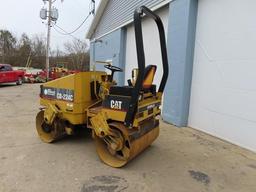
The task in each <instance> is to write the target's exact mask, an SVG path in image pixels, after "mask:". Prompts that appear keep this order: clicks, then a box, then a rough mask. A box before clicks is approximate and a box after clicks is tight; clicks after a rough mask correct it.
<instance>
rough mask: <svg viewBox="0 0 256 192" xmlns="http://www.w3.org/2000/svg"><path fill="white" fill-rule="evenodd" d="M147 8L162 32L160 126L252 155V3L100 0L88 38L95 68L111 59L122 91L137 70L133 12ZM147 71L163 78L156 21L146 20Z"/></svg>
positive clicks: (255, 125)
mask: <svg viewBox="0 0 256 192" xmlns="http://www.w3.org/2000/svg"><path fill="white" fill-rule="evenodd" d="M141 5H146V6H148V7H149V8H150V9H152V10H154V11H156V13H157V14H158V15H159V16H160V17H161V19H162V21H163V23H164V26H165V31H166V37H167V45H168V57H169V65H170V77H169V79H168V83H167V88H166V92H165V96H164V105H163V114H162V115H163V119H164V120H165V121H166V122H169V123H172V124H175V125H177V126H189V127H192V128H195V129H199V130H202V131H204V132H207V133H209V134H211V135H214V136H217V137H219V138H222V139H225V140H227V141H230V142H232V143H234V144H237V145H240V146H242V147H245V148H248V149H250V150H253V151H256V139H255V137H256V11H255V10H256V1H254V0H235V1H234V0H143V1H136V0H102V1H101V3H100V5H99V7H98V10H97V13H96V16H95V18H94V20H93V22H92V24H91V27H90V29H89V31H88V33H87V38H89V39H91V40H93V39H98V40H101V41H96V43H91V58H92V61H93V60H94V61H97V60H112V61H113V65H116V66H119V67H121V68H123V69H124V71H125V72H124V73H123V74H119V75H118V76H116V77H117V78H118V82H119V83H120V84H124V83H125V82H126V80H127V79H129V78H130V75H131V70H132V68H134V67H136V66H137V57H136V51H135V50H136V45H135V39H134V27H133V11H134V10H135V8H136V7H139V6H141ZM143 32H144V43H145V55H146V63H147V64H156V65H157V66H158V72H157V75H156V79H155V83H156V84H158V83H159V81H160V80H159V79H160V78H159V77H160V75H159V74H161V56H160V48H159V39H158V35H157V28H156V27H155V23H154V21H152V20H150V19H144V21H143Z"/></svg>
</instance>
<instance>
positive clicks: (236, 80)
mask: <svg viewBox="0 0 256 192" xmlns="http://www.w3.org/2000/svg"><path fill="white" fill-rule="evenodd" d="M255 10H256V1H255V0H235V1H234V0H214V1H213V0H200V1H199V7H198V23H197V33H196V45H195V58H194V68H193V80H192V91H191V102H190V114H189V126H191V127H193V128H197V129H200V130H202V131H205V132H208V133H210V134H212V135H215V136H217V137H220V138H223V139H225V140H228V141H230V142H233V143H235V144H238V145H241V146H243V147H245V148H248V149H251V150H254V151H256V139H255V138H256V35H255V34H256V21H255V19H256V11H255Z"/></svg>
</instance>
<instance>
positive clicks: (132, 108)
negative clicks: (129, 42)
mask: <svg viewBox="0 0 256 192" xmlns="http://www.w3.org/2000/svg"><path fill="white" fill-rule="evenodd" d="M144 14H145V15H146V16H147V17H150V18H152V19H154V21H155V22H156V25H157V27H158V32H159V39H160V46H161V55H162V64H163V75H162V80H161V83H160V86H159V89H158V92H161V93H163V92H164V89H165V85H166V82H167V79H168V74H169V65H168V57H167V48H166V39H165V32H164V26H163V22H162V20H161V19H160V17H159V16H158V15H156V14H155V13H154V12H153V11H151V10H150V9H148V8H147V7H145V6H141V7H139V8H137V9H136V10H135V11H134V28H135V41H136V50H137V61H138V69H139V73H138V77H137V80H136V83H135V86H134V89H133V92H132V96H131V100H130V104H129V109H128V111H127V113H126V117H125V121H124V125H125V126H128V127H132V125H133V121H134V118H135V115H136V112H137V105H138V100H139V94H140V91H141V89H142V86H143V79H144V74H145V53H144V44H143V34H142V27H141V20H142V17H143V16H144Z"/></svg>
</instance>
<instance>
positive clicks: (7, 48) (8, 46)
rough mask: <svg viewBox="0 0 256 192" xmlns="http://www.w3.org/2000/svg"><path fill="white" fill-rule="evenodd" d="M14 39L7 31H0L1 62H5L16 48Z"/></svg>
mask: <svg viewBox="0 0 256 192" xmlns="http://www.w3.org/2000/svg"><path fill="white" fill-rule="evenodd" d="M16 42H17V41H16V38H15V37H14V36H13V34H12V33H11V32H10V31H8V30H0V50H1V57H2V62H3V63H4V62H7V61H8V58H7V57H10V56H11V55H12V54H13V52H14V49H15V46H16Z"/></svg>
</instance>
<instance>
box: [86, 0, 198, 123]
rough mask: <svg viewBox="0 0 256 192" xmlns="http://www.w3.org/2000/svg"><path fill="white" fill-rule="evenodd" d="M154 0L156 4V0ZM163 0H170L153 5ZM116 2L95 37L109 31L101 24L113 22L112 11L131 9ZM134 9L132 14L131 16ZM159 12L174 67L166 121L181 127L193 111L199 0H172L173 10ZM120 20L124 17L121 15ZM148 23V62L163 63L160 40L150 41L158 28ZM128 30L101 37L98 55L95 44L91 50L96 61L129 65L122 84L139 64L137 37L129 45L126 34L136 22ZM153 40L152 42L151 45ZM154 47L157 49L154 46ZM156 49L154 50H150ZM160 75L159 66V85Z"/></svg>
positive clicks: (166, 98) (120, 76) (167, 91)
mask: <svg viewBox="0 0 256 192" xmlns="http://www.w3.org/2000/svg"><path fill="white" fill-rule="evenodd" d="M120 2H121V1H120ZM122 2H123V1H122ZM127 2H131V4H132V5H134V6H135V5H136V6H139V5H141V4H144V3H146V2H149V1H145V2H144V1H139V2H138V1H136V2H135V1H127ZM127 2H123V3H127ZM143 2H144V3H143ZM150 2H151V3H153V2H155V1H150ZM161 2H166V1H157V2H156V3H154V4H152V5H154V6H156V5H157V4H159V3H161ZM113 3H118V1H114V0H113V1H110V2H109V4H108V5H107V7H106V10H105V12H104V14H103V16H102V18H101V21H100V23H99V25H98V27H97V30H98V31H97V30H96V32H95V34H94V36H99V35H100V34H104V33H105V32H106V31H104V30H105V28H104V27H102V28H101V27H100V26H101V25H102V26H103V24H104V25H105V24H106V25H107V24H108V25H111V23H109V21H110V19H111V18H109V16H108V14H110V13H111V12H116V11H117V12H118V11H119V9H120V10H123V9H128V8H130V7H129V5H120V7H116V8H115V9H114V7H115V6H110V5H113ZM136 6H135V7H136ZM123 11H124V10H123ZM133 11H134V8H133ZM133 11H132V12H133ZM132 12H131V13H130V14H131V15H130V17H131V18H132ZM168 12H169V13H168ZM158 13H160V16H161V17H162V18H163V20H164V23H165V27H166V28H165V29H166V30H167V39H168V42H167V46H168V58H169V68H170V75H169V79H168V82H167V85H166V89H165V93H164V103H163V119H164V120H165V121H166V122H168V123H172V124H174V125H177V126H186V125H187V120H188V113H189V101H190V87H191V78H192V67H193V55H194V54H193V53H194V42H195V41H194V36H195V25H196V15H197V14H196V13H197V0H174V1H171V2H170V4H169V9H168V6H166V8H162V11H161V9H160V10H158ZM112 14H114V13H112ZM107 18H108V19H107ZM119 19H121V17H120V18H119ZM117 20H118V19H117ZM128 20H129V19H128ZM147 22H148V21H147V20H146V21H145V23H146V24H143V25H146V26H148V28H147V30H146V31H144V34H146V35H145V37H147V40H148V39H149V41H145V43H147V45H146V46H145V50H146V54H148V55H146V58H153V59H152V60H151V61H150V60H147V61H146V62H147V64H157V65H159V63H161V62H159V60H160V58H161V57H160V56H159V54H158V53H159V51H158V50H157V43H156V42H155V41H154V40H155V38H154V39H153V38H152V39H151V41H150V38H151V36H152V37H153V36H154V33H156V32H154V30H155V28H153V27H152V26H151V24H147ZM101 23H102V24H101ZM167 26H168V27H167ZM108 30H109V29H108ZM127 30H128V33H126V28H124V27H123V28H122V29H119V30H116V31H115V32H112V33H110V34H108V35H106V36H103V37H102V38H101V40H103V41H102V43H96V44H95V55H94V49H93V47H92V49H91V55H94V57H93V58H94V59H95V60H109V59H112V60H113V65H116V66H120V67H121V68H123V69H124V68H125V71H126V76H125V77H124V74H118V82H119V84H120V85H121V84H124V79H128V78H130V74H131V72H130V71H131V69H132V68H133V67H134V66H135V67H136V64H137V59H136V52H135V40H133V38H132V35H131V36H130V35H129V36H127V46H125V45H126V42H125V39H126V38H125V37H126V34H127V35H128V34H133V31H132V30H133V27H132V25H129V26H127ZM151 42H152V44H150V43H151ZM152 47H153V49H151V48H152ZM152 50H153V52H150V51H152ZM157 52H158V53H157ZM160 74H161V68H159V69H158V74H157V75H156V82H155V83H156V84H158V82H159V79H160V78H159V76H160Z"/></svg>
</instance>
